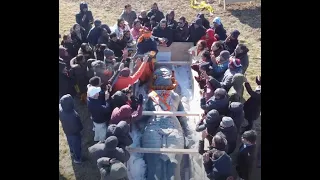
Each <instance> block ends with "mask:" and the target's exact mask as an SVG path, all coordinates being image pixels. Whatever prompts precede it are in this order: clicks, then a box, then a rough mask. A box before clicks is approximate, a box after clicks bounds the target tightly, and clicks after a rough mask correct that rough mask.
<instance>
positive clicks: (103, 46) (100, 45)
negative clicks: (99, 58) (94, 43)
mask: <svg viewBox="0 0 320 180" xmlns="http://www.w3.org/2000/svg"><path fill="white" fill-rule="evenodd" d="M107 47H108V46H107V45H106V44H99V48H98V49H99V51H102V52H104V50H105V49H107Z"/></svg>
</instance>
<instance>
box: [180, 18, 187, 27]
mask: <svg viewBox="0 0 320 180" xmlns="http://www.w3.org/2000/svg"><path fill="white" fill-rule="evenodd" d="M185 23H186V18H185V17H183V16H182V17H181V18H179V23H178V25H179V26H180V27H183V26H184V25H185Z"/></svg>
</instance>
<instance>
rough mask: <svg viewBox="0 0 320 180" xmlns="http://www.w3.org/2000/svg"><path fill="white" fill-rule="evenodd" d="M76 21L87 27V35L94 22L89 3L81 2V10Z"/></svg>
mask: <svg viewBox="0 0 320 180" xmlns="http://www.w3.org/2000/svg"><path fill="white" fill-rule="evenodd" d="M76 22H77V23H78V24H80V26H81V27H83V28H84V29H85V35H87V34H88V32H89V31H90V29H91V25H92V23H93V16H92V12H91V11H88V4H87V3H84V2H82V3H80V12H79V13H78V14H76Z"/></svg>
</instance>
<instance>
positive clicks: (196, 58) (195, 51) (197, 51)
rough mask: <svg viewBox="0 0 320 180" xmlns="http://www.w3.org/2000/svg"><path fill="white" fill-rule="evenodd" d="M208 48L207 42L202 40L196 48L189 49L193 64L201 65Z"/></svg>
mask: <svg viewBox="0 0 320 180" xmlns="http://www.w3.org/2000/svg"><path fill="white" fill-rule="evenodd" d="M206 48H207V42H206V41H205V40H200V41H198V43H197V45H196V46H195V47H192V48H190V49H189V53H190V54H191V56H192V62H193V63H199V62H201V61H202V54H203V53H204V52H205V51H206V50H207V49H206Z"/></svg>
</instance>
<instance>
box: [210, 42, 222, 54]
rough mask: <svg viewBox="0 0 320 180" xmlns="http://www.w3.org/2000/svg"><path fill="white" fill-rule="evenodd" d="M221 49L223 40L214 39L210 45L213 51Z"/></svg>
mask: <svg viewBox="0 0 320 180" xmlns="http://www.w3.org/2000/svg"><path fill="white" fill-rule="evenodd" d="M221 49H223V42H222V41H215V42H214V43H213V44H212V46H211V50H212V51H213V52H215V51H217V50H221Z"/></svg>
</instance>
